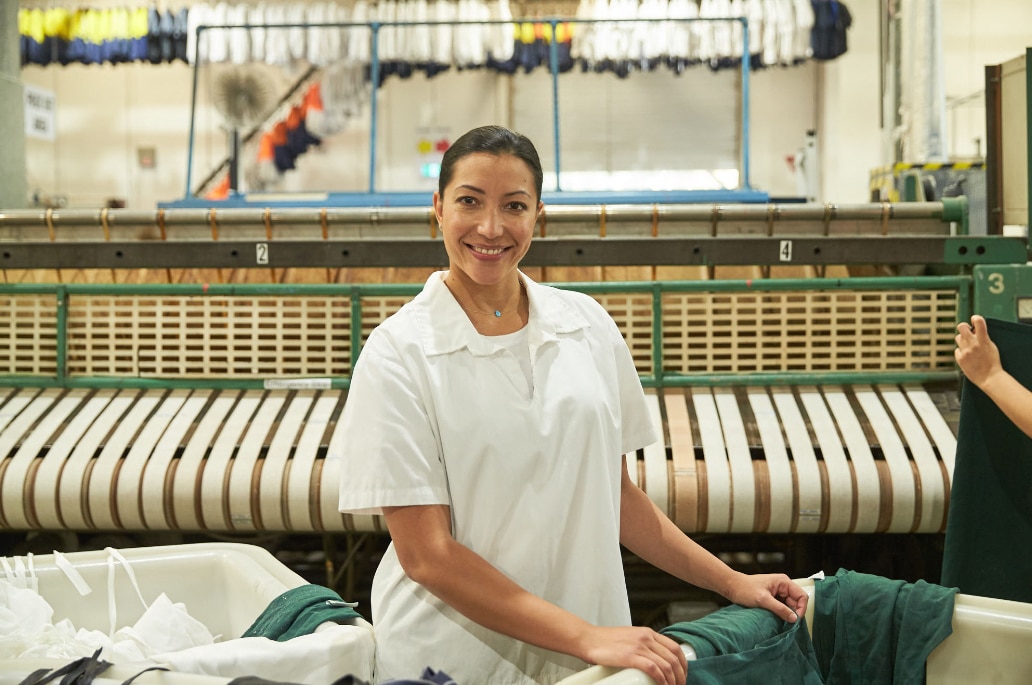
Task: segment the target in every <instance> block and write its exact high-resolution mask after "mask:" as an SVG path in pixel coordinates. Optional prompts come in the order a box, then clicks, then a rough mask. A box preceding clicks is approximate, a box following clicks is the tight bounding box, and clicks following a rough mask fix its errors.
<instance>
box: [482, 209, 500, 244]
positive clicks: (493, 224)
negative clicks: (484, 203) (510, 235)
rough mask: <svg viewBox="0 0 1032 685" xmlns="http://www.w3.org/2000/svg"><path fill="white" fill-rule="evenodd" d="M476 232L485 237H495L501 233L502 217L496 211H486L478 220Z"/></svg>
mask: <svg viewBox="0 0 1032 685" xmlns="http://www.w3.org/2000/svg"><path fill="white" fill-rule="evenodd" d="M477 232H478V233H480V235H482V236H484V237H485V238H497V237H498V236H500V235H501V234H502V217H500V216H498V214H497V213H496V212H486V213H485V214H484V217H483V218H482V219H481V221H480V225H479V226H478V229H477Z"/></svg>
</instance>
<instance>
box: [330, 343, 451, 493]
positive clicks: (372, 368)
mask: <svg viewBox="0 0 1032 685" xmlns="http://www.w3.org/2000/svg"><path fill="white" fill-rule="evenodd" d="M406 361H407V360H405V359H403V358H402V356H401V355H400V354H399V353H398V350H397V348H396V346H395V345H394V344H392V341H391V340H390V339H389V337H388V336H386V335H377V334H376V333H375V332H374V334H373V335H372V336H370V338H369V341H368V343H367V344H366V346H365V347H364V348H363V350H362V355H361V357H360V358H359V361H358V363H357V364H356V366H355V370H354V373H353V375H352V380H351V388H350V390H349V392H348V396H347V400H346V402H345V404H344V410H343V412H342V414H341V418H340V420H341V422H342V424H343V425H342V429H341V430H342V439H341V440H340V441H338V443H339V444H338V446H337V448H336V449H335V450H334V452H336V453H331V454H330V455H329V457H328V458H339V459H340V475H341V479H340V500H339V509H340V511H341V512H343V513H354V514H379V513H381V508H382V507H385V506H407V505H432V504H450V499H449V497H448V487H447V477H446V474H445V470H444V463H443V461H442V459H441V457H440V448H439V440H438V437H437V434H436V431H435V430H434V425H433V421H432V420H431V418H430V416H431V412H428V411H427V407H426V406H425V402H424V399H423V396H422V394H421V393H420V392H419V388H420V387H422V383H421V382H420V379H419V378H418V377H417V374H416V372H414V371H413V369H412V367H411V362H410V361H409V362H408V363H406Z"/></svg>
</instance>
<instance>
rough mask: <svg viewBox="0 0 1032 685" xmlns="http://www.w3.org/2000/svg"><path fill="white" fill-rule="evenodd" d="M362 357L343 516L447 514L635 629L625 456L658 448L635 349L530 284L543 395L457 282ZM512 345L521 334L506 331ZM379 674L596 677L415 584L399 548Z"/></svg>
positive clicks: (349, 411)
mask: <svg viewBox="0 0 1032 685" xmlns="http://www.w3.org/2000/svg"><path fill="white" fill-rule="evenodd" d="M444 273H445V272H438V273H436V274H434V275H432V276H431V277H430V279H429V280H428V281H427V283H426V285H425V287H424V288H423V291H422V292H421V293H420V294H419V295H418V296H417V297H416V298H415V299H414V300H413V301H412V302H410V303H408V304H407V305H405V306H404V307H403V308H402V309H401V310H400V311H399V312H398V313H397V314H395V315H394V316H392V317H390V318H389V319H388V320H387V321H385V322H384V323H383V324H382V325H380V326H379V327H378V328H377V329H376V330H375V331H373V333H372V335H370V337H369V340H368V343H367V344H366V346H365V347H364V348H363V350H362V354H361V357H360V358H359V361H358V363H357V365H356V368H355V371H354V374H353V377H352V383H351V390H350V392H349V394H348V400H347V403H346V405H345V409H344V413H343V416H342V418H341V420H342V421H343V422H344V425H343V427H342V428H343V431H344V433H343V435H344V436H345V437H344V440H342V441H341V443H342V448H341V454H339V455H330V458H337V457H339V458H340V459H341V460H342V461H341V464H340V471H341V491H340V509H341V511H343V512H352V513H378V512H379V511H380V509H381V507H384V506H398V505H419V504H445V505H449V506H450V507H451V517H452V528H453V534H454V536H455V538H456V540H458V542H460V543H462V544H463V545H466V546H467V547H469V548H470V549H472V550H473V551H475V552H476V553H478V554H480V555H481V556H483V557H484V558H485V559H487V561H489V562H490V563H491V564H493V565H494V566H495V567H496V568H498V569H499V570H500V571H501V572H502V573H504V574H506V575H507V576H508V577H510V578H512V579H513V580H514V581H516V582H517V583H518V584H519V585H520V586H522V587H523V588H524V589H526V590H528V591H529V592H531V593H534V594H536V595H538V596H541V597H543V598H544V599H546V600H548V601H550V602H553V603H555V604H557V605H559V606H561V607H564V608H566V609H567V610H569V611H571V612H573V613H575V614H577V615H579V616H581V617H582V618H584V619H585V620H587V621H589V622H591V623H593V624H595V625H630V610H629V606H628V600H627V590H626V585H625V581H624V575H623V566H622V563H621V557H620V548H619V527H620V526H619V524H620V521H619V516H620V477H621V456H622V455H623V454H625V453H633V452H634V451H635V450H637V449H638V448H640V447H643V446H644V445H647V444H650V443H651V442H653V441H654V439H655V429H654V427H653V426H652V424H651V422H650V419H649V414H648V410H647V407H646V404H645V398H644V393H643V391H642V389H641V383H640V381H639V379H638V374H637V372H636V370H635V368H634V365H633V361H632V359H631V355H630V353H629V351H628V349H627V345H626V343H625V342H624V340H623V338H622V337H621V335H620V332H619V330H618V329H617V327H616V325H615V324H614V323H613V321H612V319H611V318H610V317H609V315H608V313H607V312H606V311H605V310H604V309H603V308H602V307H601V306H600V305H599V304H598V303H597V302H595V301H594V300H593V299H592V298H590V297H589V296H587V295H584V294H581V293H575V292H568V291H562V290H559V289H556V288H551V287H548V286H543V285H539V284H536V283H534V282H533V281H531V280H530V279H528V278H526V277H525V276H524V277H523V279H524V282H525V283H526V286H527V294H528V296H529V299H530V319H529V322H528V324H527V327H526V330H527V333H528V335H527V340H528V343H529V347H530V359H531V360H532V361H533V384H532V385H531V384H528V382H527V376H526V374H525V373H524V371H523V370H522V369H521V368H520V363H519V361H518V360H517V358H516V357H515V356H514V355H513V354H512V352H511V351H510V350H508V349H506V348H505V346H504V344H499V343H498V342H496V341H495V340H494V339H493V338H491V337H486V336H482V335H480V334H478V333H477V332H476V330H475V329H474V328H473V326H472V324H471V323H470V322H469V320H468V319H467V318H466V315H465V314H464V313H463V311H462V309H461V308H460V307H459V305H458V303H457V302H456V301H455V299H454V298H453V297H452V295H451V293H450V292H449V291H448V289H447V287H446V286H445V285H444V283H443V281H442V278H443V275H444ZM505 337H506V338H508V337H509V336H505ZM372 615H373V625H374V630H375V634H376V642H377V659H376V669H377V670H376V679H377V681H383V680H386V679H389V678H412V677H415V676H418V675H419V674H420V673H421V672H422V670H423V669H424V668H425V667H427V666H429V667H431V668H434V669H436V670H440V671H444V672H446V673H448V674H449V675H451V676H452V677H453V678H455V680H456V681H457V682H460V683H474V682H490V683H492V685H507V684H510V683H511V684H516V683H519V684H520V685H523V684H530V683H552V682H556V681H558V680H560V679H562V678H564V677H567V676H569V675H571V674H572V673H574V672H576V671H579V670H581V669H583V668H585V667H586V664H584V663H583V662H582V661H580V660H578V659H575V658H572V657H569V656H566V655H562V654H558V653H556V652H551V651H548V650H543V649H539V648H536V647H532V646H530V645H527V644H525V643H523V642H519V641H516V640H513V639H511V638H508V637H505V636H503V635H501V634H499V633H495V632H492V631H490V630H487V629H485V628H482V627H480V626H478V625H476V624H474V623H473V622H471V621H469V620H468V619H466V618H465V617H464V616H462V615H460V614H459V613H458V612H456V611H454V610H453V609H451V608H450V607H449V606H447V605H445V604H444V603H443V602H441V601H440V600H438V599H437V598H436V597H434V596H433V595H431V594H430V593H429V592H428V591H427V590H425V589H424V588H423V587H421V586H419V585H417V584H415V583H414V582H412V581H411V580H409V579H408V577H407V576H406V575H405V573H404V572H403V571H402V569H401V566H400V564H399V563H398V558H397V555H396V553H395V551H394V547H393V545H392V546H391V547H390V548H389V549H388V551H387V553H386V554H385V555H384V557H383V559H382V561H381V562H380V566H379V568H378V569H377V572H376V576H375V578H374V580H373V588H372Z"/></svg>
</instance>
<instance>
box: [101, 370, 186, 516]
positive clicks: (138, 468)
mask: <svg viewBox="0 0 1032 685" xmlns="http://www.w3.org/2000/svg"><path fill="white" fill-rule="evenodd" d="M189 396H190V391H189V390H184V389H176V390H172V391H171V392H170V393H169V394H168V396H167V397H165V399H164V400H163V401H162V402H161V404H160V405H158V409H157V411H155V412H154V414H153V415H152V416H151V417H150V418H149V419H148V420H147V423H145V424H144V425H143V429H142V430H141V431H140V434H139V435H137V436H136V440H134V441H133V446H132V447H131V448H130V449H129V454H128V455H126V458H125V459H124V460H123V461H122V467H121V468H120V469H119V470H118V475H117V476H116V480H115V484H114V488H113V490H114V492H115V502H114V506H115V507H116V508H117V511H118V521H119V523H120V524H121V526H122V527H123V528H126V529H128V530H140V529H142V528H143V527H144V525H143V512H142V511H141V507H140V487H141V484H142V483H143V471H144V469H145V468H147V463H148V462H149V461H150V460H151V459H152V458H153V457H154V451H155V449H156V447H157V445H158V444H159V443H160V441H161V436H162V435H164V434H165V431H166V430H167V429H168V427H169V424H171V423H172V420H173V419H174V418H175V417H176V414H178V413H179V410H180V409H182V408H183V404H184V403H185V402H186V399H187V397H189Z"/></svg>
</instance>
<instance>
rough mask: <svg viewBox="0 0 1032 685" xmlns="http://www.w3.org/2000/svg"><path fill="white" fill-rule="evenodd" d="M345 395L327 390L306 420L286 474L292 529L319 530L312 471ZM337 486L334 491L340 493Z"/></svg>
mask: <svg viewBox="0 0 1032 685" xmlns="http://www.w3.org/2000/svg"><path fill="white" fill-rule="evenodd" d="M343 398H344V393H342V392H340V391H336V390H335V391H327V392H324V393H323V394H322V395H321V396H320V397H319V399H318V400H317V401H316V403H315V407H313V408H312V413H311V414H310V415H309V417H308V420H307V421H305V427H304V430H302V431H301V439H300V440H298V443H297V449H296V450H295V451H294V458H293V459H291V460H290V465H289V469H290V470H289V473H287V474H286V476H285V478H286V488H285V490H284V491H283V496H284V497H286V503H285V505H284V508H285V511H286V515H287V524H288V525H289V527H290V530H306V531H308V530H311V531H314V530H315V522H314V521H313V520H312V501H311V497H312V471H313V470H314V469H315V459H316V457H317V456H318V453H319V447H320V446H321V445H322V442H323V437H324V436H325V435H326V426H327V424H329V422H330V417H331V416H333V410H334V409H335V408H336V406H337V404H338V403H339V402H341V401H342V400H343ZM337 492H338V489H337V488H335V489H334V492H333V493H331V495H333V494H334V493H337Z"/></svg>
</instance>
